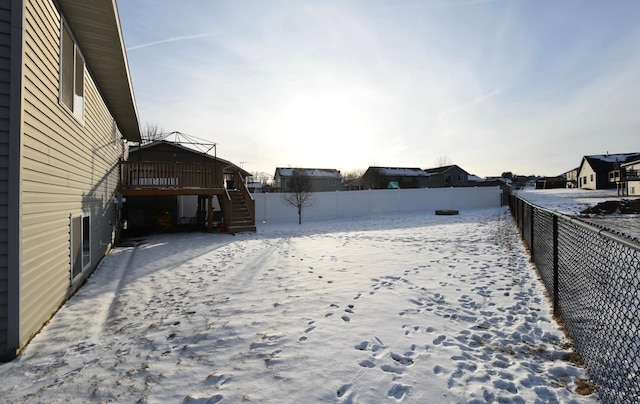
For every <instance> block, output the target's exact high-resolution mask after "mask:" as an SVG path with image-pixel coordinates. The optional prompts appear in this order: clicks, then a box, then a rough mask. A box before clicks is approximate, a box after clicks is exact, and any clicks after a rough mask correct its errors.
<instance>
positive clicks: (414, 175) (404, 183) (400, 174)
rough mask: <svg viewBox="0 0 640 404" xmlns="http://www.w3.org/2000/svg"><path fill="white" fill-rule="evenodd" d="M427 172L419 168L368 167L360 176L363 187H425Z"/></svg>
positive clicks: (427, 177) (427, 179) (427, 178)
mask: <svg viewBox="0 0 640 404" xmlns="http://www.w3.org/2000/svg"><path fill="white" fill-rule="evenodd" d="M428 181H429V174H427V173H426V172H425V171H424V170H422V169H420V168H405V167H369V168H367V171H365V173H364V175H363V176H362V187H363V189H398V188H400V189H407V188H426V187H427V184H428Z"/></svg>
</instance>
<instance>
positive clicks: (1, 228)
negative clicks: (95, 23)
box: [0, 2, 12, 357]
mask: <svg viewBox="0 0 640 404" xmlns="http://www.w3.org/2000/svg"><path fill="white" fill-rule="evenodd" d="M11 10H12V5H11V2H2V3H1V4H0V357H3V356H5V354H6V353H7V352H8V351H9V346H8V343H7V339H8V335H7V332H8V299H9V296H8V293H9V290H8V282H9V254H8V251H9V247H8V244H9V242H8V240H9V148H10V144H9V140H10V138H9V134H10V130H9V124H10V120H9V117H10V112H11V108H10V107H11V105H10V95H11V91H10V83H11V52H12V46H11V43H12V35H11V34H12V33H11V27H12V18H11Z"/></svg>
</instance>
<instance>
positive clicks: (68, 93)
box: [58, 18, 86, 122]
mask: <svg viewBox="0 0 640 404" xmlns="http://www.w3.org/2000/svg"><path fill="white" fill-rule="evenodd" d="M68 47H72V48H73V49H71V50H69V48H68ZM69 57H72V58H73V60H72V61H71V62H69V61H68V59H69ZM69 63H70V64H71V65H69ZM85 70H86V62H85V59H84V56H83V55H82V51H81V50H80V47H79V46H78V42H77V41H76V39H75V37H74V36H73V32H71V29H70V27H69V25H68V24H67V23H66V21H65V20H64V18H61V22H60V65H59V77H58V78H59V89H58V101H59V103H60V105H62V106H63V107H64V108H65V109H66V110H67V111H68V112H69V113H70V114H71V115H73V116H74V117H75V118H76V119H78V120H79V121H80V122H83V120H84V101H85V100H84V99H85V95H84V87H85V83H84V79H85V76H86V72H85ZM68 76H70V77H68ZM69 104H70V105H69Z"/></svg>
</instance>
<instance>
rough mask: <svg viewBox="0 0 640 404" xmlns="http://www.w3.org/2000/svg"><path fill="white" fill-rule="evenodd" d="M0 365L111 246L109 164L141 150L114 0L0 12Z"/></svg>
mask: <svg viewBox="0 0 640 404" xmlns="http://www.w3.org/2000/svg"><path fill="white" fill-rule="evenodd" d="M0 48H1V51H0V83H2V85H0V93H1V97H0V111H1V113H0V358H1V359H3V360H9V359H11V358H13V357H15V356H16V355H17V354H18V353H19V352H20V350H21V349H22V348H23V347H24V346H25V345H26V344H27V343H28V341H29V340H30V339H31V338H32V337H33V335H35V334H36V333H37V332H38V331H39V330H40V329H41V327H42V326H43V325H44V324H45V322H46V321H47V320H49V319H50V318H51V316H52V315H53V314H54V313H55V311H56V310H57V309H58V308H59V307H60V306H61V305H62V303H63V302H64V301H65V300H66V299H67V298H69V297H70V296H71V295H72V294H73V293H74V292H75V291H76V290H77V289H78V288H79V287H80V286H81V285H82V284H83V282H84V281H85V280H86V279H87V277H88V276H89V274H90V273H91V272H92V271H93V270H94V269H95V268H96V266H97V265H98V263H99V262H100V260H101V258H102V257H104V255H105V254H106V253H107V252H108V251H109V249H110V248H111V247H112V246H113V244H114V238H115V232H116V223H117V220H118V217H117V206H118V202H117V197H116V196H117V187H118V161H119V160H120V159H122V158H124V157H126V153H127V141H139V140H140V128H139V124H138V114H137V110H136V104H135V100H134V96H133V92H132V86H131V80H130V75H129V69H128V64H127V56H126V52H125V49H124V47H123V38H122V33H121V30H120V21H119V16H118V12H117V6H116V2H115V1H114V0H91V1H86V0H8V1H3V2H2V5H1V6H0Z"/></svg>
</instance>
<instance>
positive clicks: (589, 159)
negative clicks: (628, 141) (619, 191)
mask: <svg viewBox="0 0 640 404" xmlns="http://www.w3.org/2000/svg"><path fill="white" fill-rule="evenodd" d="M639 158H640V153H622V154H605V155H593V156H584V157H583V158H582V162H581V163H580V166H579V167H578V188H581V189H615V188H616V183H615V181H611V180H610V179H609V172H611V171H614V169H615V167H617V166H619V165H621V164H624V163H626V162H628V161H633V160H637V159H639Z"/></svg>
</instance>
